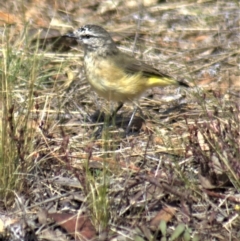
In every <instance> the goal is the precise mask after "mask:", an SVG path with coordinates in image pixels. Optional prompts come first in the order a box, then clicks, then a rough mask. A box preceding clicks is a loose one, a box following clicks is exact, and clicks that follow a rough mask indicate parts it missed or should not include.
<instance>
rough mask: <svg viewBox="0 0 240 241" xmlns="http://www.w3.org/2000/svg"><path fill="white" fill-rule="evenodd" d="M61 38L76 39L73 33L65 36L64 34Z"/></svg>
mask: <svg viewBox="0 0 240 241" xmlns="http://www.w3.org/2000/svg"><path fill="white" fill-rule="evenodd" d="M63 37H68V38H77V37H76V35H75V34H74V33H67V34H64V35H63Z"/></svg>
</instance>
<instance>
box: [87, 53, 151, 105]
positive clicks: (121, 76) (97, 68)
mask: <svg viewBox="0 0 240 241" xmlns="http://www.w3.org/2000/svg"><path fill="white" fill-rule="evenodd" d="M93 54H94V53H92V55H88V56H85V58H84V64H85V71H86V76H87V79H88V81H89V83H90V84H91V86H92V88H93V89H94V90H95V91H96V92H97V93H98V94H99V95H100V96H102V97H104V98H106V99H107V100H113V101H118V102H126V101H131V100H133V99H135V98H137V97H139V95H141V94H142V93H143V92H144V90H145V89H146V82H147V81H146V78H145V77H143V76H142V75H141V73H137V74H135V75H129V74H127V73H125V72H124V70H122V69H121V68H119V67H118V66H116V64H115V63H114V58H112V57H109V56H107V58H104V57H99V56H94V55H93ZM108 57H109V58H108Z"/></svg>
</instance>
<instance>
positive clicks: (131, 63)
mask: <svg viewBox="0 0 240 241" xmlns="http://www.w3.org/2000/svg"><path fill="white" fill-rule="evenodd" d="M120 64H121V65H122V66H123V67H124V70H125V72H126V73H128V74H136V73H138V72H141V73H142V75H143V76H146V77H153V76H156V77H164V78H171V79H172V77H170V76H169V75H167V74H164V73H162V72H160V71H159V70H157V69H155V68H154V67H152V66H151V65H149V64H146V63H144V62H142V61H140V60H138V59H135V58H134V57H131V56H128V55H124V60H123V61H121V63H120Z"/></svg>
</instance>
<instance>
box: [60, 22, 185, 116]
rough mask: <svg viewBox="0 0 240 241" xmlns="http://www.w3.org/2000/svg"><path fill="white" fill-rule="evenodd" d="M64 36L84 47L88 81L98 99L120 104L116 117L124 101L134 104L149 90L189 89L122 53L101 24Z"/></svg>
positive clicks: (81, 28)
mask: <svg viewBox="0 0 240 241" xmlns="http://www.w3.org/2000/svg"><path fill="white" fill-rule="evenodd" d="M64 36H65V37H69V38H74V39H76V41H77V42H78V43H79V44H80V45H81V46H83V49H84V59H83V62H84V69H85V74H86V77H87V80H88V82H89V84H90V85H91V87H92V89H93V90H94V91H95V92H96V93H97V94H98V95H99V96H101V97H104V98H105V99H107V100H108V101H115V102H118V107H117V108H116V110H115V111H114V115H116V113H117V112H118V111H119V110H120V109H121V108H122V106H123V104H124V103H125V102H129V101H130V102H131V101H135V100H136V99H138V98H139V97H141V95H142V94H143V93H144V92H145V91H146V90H147V89H149V88H152V87H157V86H158V87H165V86H169V85H175V86H183V87H189V85H188V83H187V82H185V81H179V80H176V79H175V78H173V77H171V76H170V75H168V74H165V73H162V72H160V71H159V70H158V69H156V68H154V67H153V66H151V65H149V64H147V63H145V62H143V61H141V60H139V59H136V58H135V57H133V56H130V55H128V54H127V53H124V52H122V51H121V50H120V49H119V48H118V47H117V44H116V43H115V42H114V40H113V39H112V37H111V35H110V33H109V32H108V31H107V30H105V29H104V28H103V27H101V26H99V25H93V24H87V25H85V26H82V27H80V28H78V29H76V30H74V31H73V32H70V33H67V34H65V35H64Z"/></svg>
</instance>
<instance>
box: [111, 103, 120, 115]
mask: <svg viewBox="0 0 240 241" xmlns="http://www.w3.org/2000/svg"><path fill="white" fill-rule="evenodd" d="M122 107H123V103H122V102H119V103H118V106H117V108H116V109H115V110H114V111H113V113H112V115H111V118H114V117H115V116H116V115H117V112H118V111H119V110H120V109H121V108H122Z"/></svg>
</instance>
